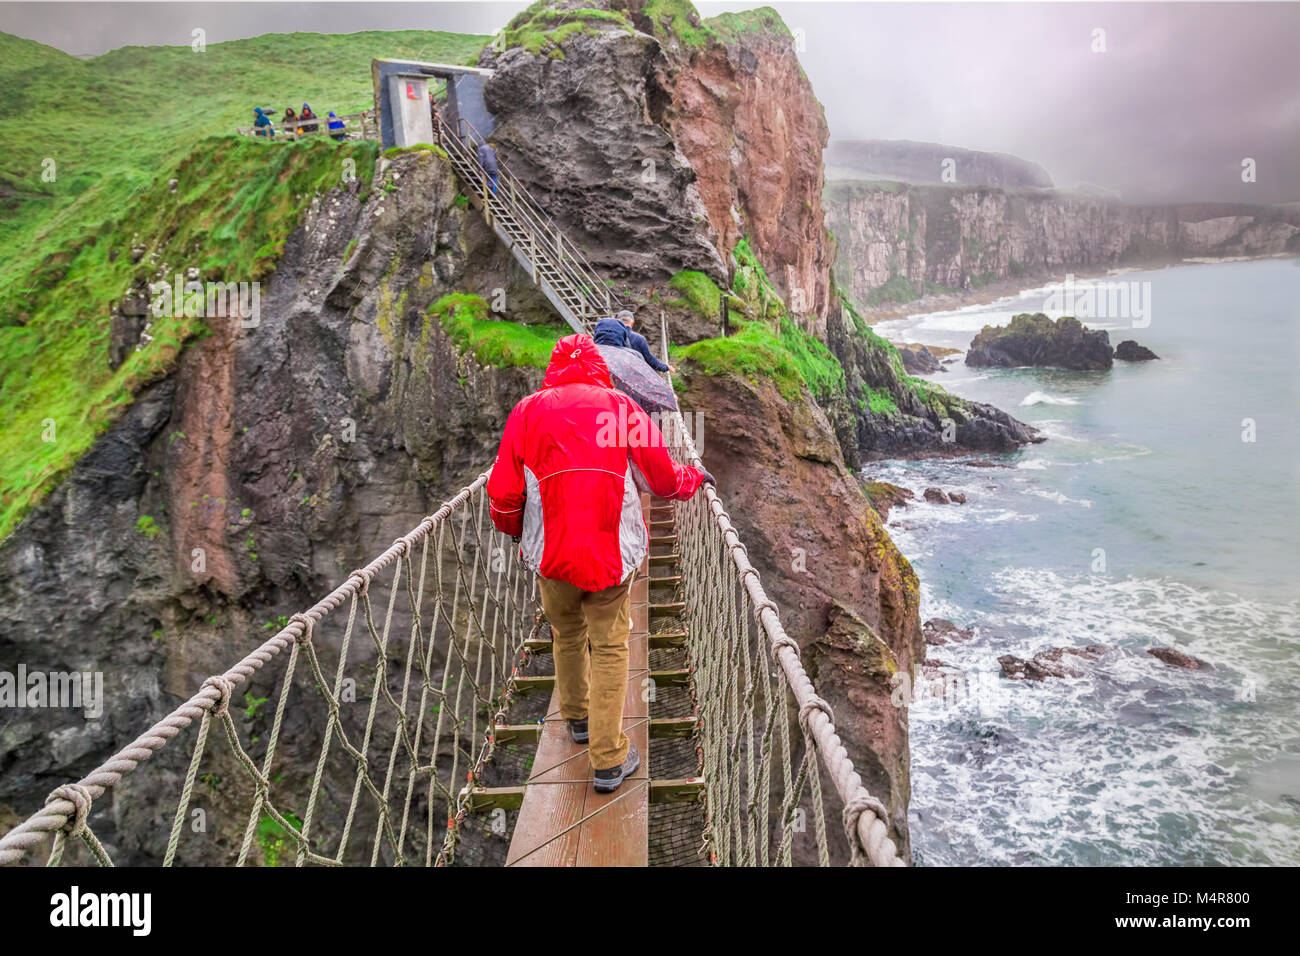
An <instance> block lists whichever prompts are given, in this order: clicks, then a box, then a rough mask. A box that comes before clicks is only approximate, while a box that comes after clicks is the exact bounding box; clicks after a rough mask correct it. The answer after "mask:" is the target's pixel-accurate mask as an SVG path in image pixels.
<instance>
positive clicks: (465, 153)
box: [439, 117, 622, 315]
mask: <svg viewBox="0 0 1300 956" xmlns="http://www.w3.org/2000/svg"><path fill="white" fill-rule="evenodd" d="M439 123H440V124H441V126H442V128H443V129H444V131H446V132H448V133H450V134H451V135H450V140H451V141H453V142H454V143H455V145H456V147H457V149H458V153H459V154H460V155H461V158H462V160H463V161H465V162H467V163H468V164H469V165H470V167H471V168H472V169H474V170H476V171H477V172H478V173H479V174H480V175H481V176H484V177H485V176H486V175H487V174H486V172H485V171H484V170H483V168H482V166H480V165H479V162H478V155H477V150H478V145H479V144H481V143H484V142H486V141H487V139H486V137H484V136H483V134H482V133H480V132H479V131H478V130H477V129H476V128H475V127H474V125H473V124H472V123H470V122H469V120H467V119H465V118H463V117H460V118H459V124H460V126H461V127H462V129H463V130H464V133H463V135H461V131H460V130H457V131H455V132H454V133H452V132H451V131H450V130H449V129H448V127H447V124H446V122H445V121H444V120H442V119H441V117H439ZM497 183H498V192H497V193H496V194H495V195H494V196H493V197H492V198H494V199H496V200H497V201H498V202H499V203H501V204H502V205H503V206H505V208H507V209H508V210H509V211H510V212H511V213H513V214H514V216H515V217H516V219H518V220H519V221H520V223H521V225H522V226H524V227H525V229H526V230H527V231H528V233H529V235H528V239H529V240H530V241H531V242H532V243H533V244H534V248H536V246H537V245H540V246H541V248H542V250H543V251H544V252H545V253H547V256H548V259H549V260H550V262H549V264H550V265H551V266H552V267H553V268H556V269H558V270H559V271H560V273H561V274H562V276H563V277H564V278H565V279H566V280H567V281H568V284H569V285H570V286H571V287H572V291H573V292H574V293H575V294H576V295H578V296H579V297H580V298H581V299H582V300H583V302H584V303H585V309H584V311H589V312H590V313H591V314H593V315H595V314H597V313H600V312H601V311H605V312H612V311H614V310H616V309H617V308H619V307H621V306H622V301H621V300H620V299H619V297H618V296H617V295H616V294H615V293H614V292H613V290H611V289H610V288H609V286H607V285H606V284H605V282H604V281H603V280H602V279H601V278H600V275H599V273H597V272H596V270H595V267H593V266H592V265H591V263H590V262H588V261H587V258H586V257H585V256H584V255H583V254H582V252H581V250H579V249H578V247H577V246H576V245H574V243H573V241H572V240H571V239H569V238H568V237H567V236H565V234H564V233H563V232H562V231H561V230H560V227H559V226H558V225H557V224H556V223H555V221H554V220H552V219H551V218H550V217H549V216H548V215H546V213H545V212H544V211H543V210H542V208H541V204H540V203H539V202H538V201H537V199H536V198H535V197H534V196H533V195H532V193H530V192H529V191H528V188H527V187H526V186H524V184H523V183H522V182H521V181H520V180H519V178H518V177H517V176H515V175H514V174H513V173H511V172H510V170H509V167H508V165H506V164H505V163H504V162H503V161H501V160H500V159H498V175H497ZM502 185H504V186H505V187H506V191H507V192H508V194H509V200H508V201H507V199H506V198H504V197H503V195H502V192H501V190H500V187H501V186H502ZM484 192H485V194H486V192H487V191H486V189H485V190H484Z"/></svg>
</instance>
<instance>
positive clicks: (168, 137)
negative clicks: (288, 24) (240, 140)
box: [0, 30, 489, 261]
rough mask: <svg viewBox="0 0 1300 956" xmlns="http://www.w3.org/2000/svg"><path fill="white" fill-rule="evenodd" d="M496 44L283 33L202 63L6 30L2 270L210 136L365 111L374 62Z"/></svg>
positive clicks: (171, 51) (108, 208) (187, 54)
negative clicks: (54, 230) (72, 49)
mask: <svg viewBox="0 0 1300 956" xmlns="http://www.w3.org/2000/svg"><path fill="white" fill-rule="evenodd" d="M488 39H489V38H488V37H484V36H473V35H466V34H456V33H440V32H434V31H423V30H404V31H395V32H391V33H387V32H367V33H351V34H321V33H293V34H287V35H286V34H271V35H267V36H260V37H254V38H252V39H248V40H232V41H230V42H227V43H211V44H208V45H207V46H206V47H205V49H204V50H203V52H196V51H195V50H194V49H192V48H191V47H190V46H154V47H134V46H128V47H122V48H121V49H118V50H113V51H112V52H110V53H106V54H104V55H103V56H97V57H94V58H92V59H89V60H82V59H79V58H77V57H74V56H69V55H68V54H66V53H64V52H62V51H61V50H56V49H54V48H52V47H48V46H44V45H42V44H40V43H36V42H34V41H32V40H26V39H23V38H21V37H16V36H11V35H10V34H7V33H0V139H3V142H4V143H5V149H4V150H3V151H0V261H7V260H8V259H9V258H10V257H11V256H12V255H14V254H21V253H22V251H23V250H24V249H25V248H27V247H29V246H30V245H31V244H32V243H33V242H34V241H35V230H36V229H37V228H39V227H41V226H43V225H44V224H45V223H47V222H48V221H49V219H50V218H51V217H53V216H55V215H57V214H59V213H60V212H63V211H65V210H66V209H67V207H68V205H69V204H71V203H74V202H76V203H77V204H78V208H77V209H76V210H74V211H73V215H74V217H75V218H76V219H78V220H79V221H80V222H81V223H83V224H87V225H93V224H96V223H98V222H99V221H100V220H102V219H103V218H105V217H106V216H107V215H109V214H110V213H111V212H112V211H113V210H114V209H117V208H120V207H121V205H122V204H123V201H124V200H125V199H127V198H129V197H130V196H131V195H133V194H134V193H135V192H137V191H139V190H141V189H144V188H147V187H148V185H149V184H150V183H151V181H152V180H154V179H156V177H157V176H158V175H159V174H160V173H161V172H162V171H165V170H167V169H169V168H170V167H171V166H172V165H173V164H175V163H176V162H179V161H180V160H181V159H182V158H183V157H184V156H186V155H188V154H189V153H190V152H191V150H193V148H194V144H195V143H197V142H198V141H199V140H201V139H203V138H204V137H205V136H208V135H211V134H215V133H223V134H224V133H230V132H233V131H234V128H235V127H236V126H248V125H251V123H252V115H253V107H254V106H261V107H264V108H271V109H275V110H283V109H284V108H285V107H287V106H293V107H294V108H295V109H299V108H301V106H302V104H303V102H304V101H306V102H308V103H310V104H311V106H312V109H313V110H315V111H316V112H317V113H319V114H320V115H321V116H324V115H325V114H326V113H327V112H328V111H329V110H334V111H335V112H337V113H339V114H345V113H354V112H359V111H360V110H362V109H367V108H369V107H370V106H372V105H373V103H372V100H373V95H372V92H371V79H370V61H371V59H373V58H374V57H391V56H400V57H410V58H412V59H422V60H434V61H445V62H452V63H463V62H466V61H467V60H469V59H471V58H473V57H475V56H476V55H477V53H478V51H479V50H481V49H482V47H483V45H484V44H485V43H486V42H487V40H488ZM51 163H52V165H51ZM51 173H52V174H53V177H54V178H53V180H52V181H51V180H50V175H51Z"/></svg>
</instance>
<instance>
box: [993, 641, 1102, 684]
mask: <svg viewBox="0 0 1300 956" xmlns="http://www.w3.org/2000/svg"><path fill="white" fill-rule="evenodd" d="M1105 653H1106V648H1105V647H1103V646H1102V645H1101V644H1088V645H1085V646H1084V647H1053V648H1049V649H1048V650H1045V651H1039V652H1038V653H1037V654H1035V655H1034V656H1033V657H1031V658H1029V659H1025V658H1022V657H1016V656H1015V655H1014V654H1003V655H1002V656H1001V657H999V658H998V663H999V664H1001V665H1002V673H1003V674H1004V675H1006V676H1007V677H1008V678H1010V679H1011V680H1033V681H1042V680H1046V679H1047V678H1049V677H1079V676H1081V675H1082V671H1079V670H1077V669H1075V668H1074V667H1072V666H1070V662H1068V661H1067V660H1066V659H1065V655H1066V654H1069V655H1071V656H1072V657H1073V658H1077V659H1078V661H1076V663H1081V662H1082V661H1093V660H1096V659H1097V658H1098V657H1101V656H1102V655H1103V654H1105Z"/></svg>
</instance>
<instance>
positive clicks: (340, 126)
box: [253, 103, 348, 143]
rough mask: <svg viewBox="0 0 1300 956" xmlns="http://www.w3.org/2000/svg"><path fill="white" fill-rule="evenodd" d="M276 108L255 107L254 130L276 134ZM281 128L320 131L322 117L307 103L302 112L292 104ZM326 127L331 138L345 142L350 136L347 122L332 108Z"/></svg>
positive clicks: (287, 131)
mask: <svg viewBox="0 0 1300 956" xmlns="http://www.w3.org/2000/svg"><path fill="white" fill-rule="evenodd" d="M275 113H276V111H275V110H266V109H262V107H260V106H254V107H253V132H254V133H255V134H256V135H258V136H275V134H276V126H275V122H274V120H273V119H272V117H274V116H275ZM280 123H281V125H280V130H281V131H283V132H285V133H297V134H300V135H301V134H303V133H317V132H319V131H320V117H319V116H317V115H316V114H315V113H313V112H312V109H311V106H309V105H308V104H307V103H303V104H302V112H295V111H294V108H293V107H292V106H290V107H288V108H286V109H285V111H284V117H283V119H282V120H281V121H280ZM326 129H327V130H328V131H329V137H330V139H333V140H337V141H338V142H340V143H341V142H343V140H345V139H347V138H348V134H347V132H346V129H347V127H346V124H345V123H344V122H343V120H341V119H339V118H338V117H337V116H336V115H335V114H334V112H333V111H332V110H331V111H330V114H329V116H328V117H327V118H326Z"/></svg>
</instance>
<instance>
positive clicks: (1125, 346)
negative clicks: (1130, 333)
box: [1115, 339, 1160, 362]
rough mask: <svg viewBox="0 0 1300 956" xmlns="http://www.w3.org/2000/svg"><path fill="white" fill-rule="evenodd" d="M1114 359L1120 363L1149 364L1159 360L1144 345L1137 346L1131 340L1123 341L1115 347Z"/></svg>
mask: <svg viewBox="0 0 1300 956" xmlns="http://www.w3.org/2000/svg"><path fill="white" fill-rule="evenodd" d="M1115 358H1117V359H1119V360H1120V361H1121V362H1150V361H1151V360H1152V359H1158V358H1160V356H1159V355H1156V353H1155V352H1152V351H1151V350H1150V349H1149V348H1147V347H1146V346H1145V345H1138V344H1137V343H1136V342H1134V341H1133V340H1132V339H1125V340H1124V341H1123V342H1121V343H1119V345H1117V346H1115Z"/></svg>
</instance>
